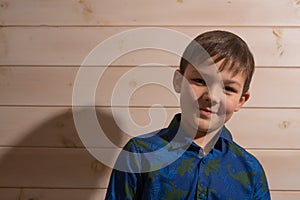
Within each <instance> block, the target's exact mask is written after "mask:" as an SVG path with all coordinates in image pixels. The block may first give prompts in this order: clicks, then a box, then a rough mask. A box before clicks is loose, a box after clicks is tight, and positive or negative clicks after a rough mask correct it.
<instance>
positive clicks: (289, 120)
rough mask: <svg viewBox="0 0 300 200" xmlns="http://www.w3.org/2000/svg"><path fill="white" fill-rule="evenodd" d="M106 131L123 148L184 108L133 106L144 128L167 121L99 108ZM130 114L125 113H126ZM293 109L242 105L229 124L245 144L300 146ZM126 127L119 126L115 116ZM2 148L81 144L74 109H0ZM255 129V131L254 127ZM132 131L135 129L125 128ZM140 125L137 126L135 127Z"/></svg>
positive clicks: (296, 112) (298, 125)
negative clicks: (114, 113) (162, 111)
mask: <svg viewBox="0 0 300 200" xmlns="http://www.w3.org/2000/svg"><path fill="white" fill-rule="evenodd" d="M96 110H97V114H98V117H99V118H98V119H99V123H100V125H101V127H102V128H103V131H104V132H105V133H106V135H108V136H109V137H110V139H111V140H112V141H113V142H115V143H116V144H119V145H120V146H123V145H124V144H125V142H126V141H127V140H128V139H129V138H130V137H132V136H136V135H140V134H143V133H146V132H148V131H151V130H157V129H160V128H162V127H166V126H167V125H168V123H169V122H170V121H171V119H172V118H173V115H174V114H175V113H178V112H180V110H179V108H167V109H166V110H165V111H166V113H167V116H166V119H164V117H163V116H162V115H161V113H159V112H158V111H159V110H158V109H154V112H152V113H151V114H152V115H150V116H149V113H148V112H149V109H148V108H131V109H130V114H131V116H130V117H131V118H132V120H133V121H134V122H135V123H137V124H138V125H140V126H142V127H145V126H146V125H147V124H148V123H150V118H153V119H154V118H155V119H158V120H160V121H164V120H165V123H164V125H162V126H160V125H157V124H155V123H154V122H153V123H152V126H151V127H150V128H149V129H144V128H140V129H138V128H132V126H133V123H132V122H131V121H129V117H128V116H127V115H126V109H125V108H117V109H115V111H116V112H117V114H116V116H113V115H112V113H111V109H110V108H99V107H98V108H97V109H96ZM124 113H125V114H124ZM299 113H300V112H299V110H294V109H242V110H240V111H239V112H238V113H236V114H234V116H233V118H232V119H231V120H230V121H229V122H228V123H227V126H228V128H229V129H230V130H231V131H232V134H233V137H234V139H235V140H236V141H237V142H238V143H239V144H241V145H242V146H244V147H246V148H252V149H253V148H263V149H267V148H269V149H270V148H276V149H277V148H282V149H300V144H299V142H298V141H299V140H300V134H299V129H300V121H299V119H300V116H299V115H300V114H299ZM117 119H119V120H118V121H119V122H120V124H121V126H120V125H118V124H116V120H117ZM0 124H1V126H0V137H1V140H0V146H12V147H82V146H83V144H82V142H81V140H80V138H79V135H78V132H77V131H76V128H75V125H74V121H73V116H72V111H71V108H70V107H0ZM253 127H255V129H253ZM128 129H131V131H126V130H128ZM134 129H135V130H134Z"/></svg>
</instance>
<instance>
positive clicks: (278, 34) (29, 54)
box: [0, 5, 300, 67]
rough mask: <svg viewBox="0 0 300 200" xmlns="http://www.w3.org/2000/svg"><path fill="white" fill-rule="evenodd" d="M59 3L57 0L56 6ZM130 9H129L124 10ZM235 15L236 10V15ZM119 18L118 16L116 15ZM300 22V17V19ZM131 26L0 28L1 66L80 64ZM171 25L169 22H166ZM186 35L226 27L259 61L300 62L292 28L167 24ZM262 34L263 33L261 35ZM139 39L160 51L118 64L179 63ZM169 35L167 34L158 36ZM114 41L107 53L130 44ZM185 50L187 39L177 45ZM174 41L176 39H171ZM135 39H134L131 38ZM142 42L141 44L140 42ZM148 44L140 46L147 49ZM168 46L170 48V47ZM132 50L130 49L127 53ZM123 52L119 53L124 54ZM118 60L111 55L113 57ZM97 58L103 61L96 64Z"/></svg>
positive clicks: (265, 63) (142, 52)
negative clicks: (101, 44) (99, 47)
mask: <svg viewBox="0 0 300 200" xmlns="http://www.w3.org/2000/svg"><path fill="white" fill-rule="evenodd" d="M55 7H56V8H57V5H56V6H55ZM126 12H127V11H126ZM233 16H234V15H233ZM118 18H120V17H119V16H118ZM299 21H300V20H299ZM132 28H133V27H86V28H81V27H1V28H0V44H1V45H0V58H1V59H0V65H80V64H82V62H83V60H84V59H85V57H86V56H88V55H89V53H90V52H91V51H92V49H94V48H95V47H96V46H97V45H98V44H100V43H101V42H103V41H104V40H105V39H108V38H110V37H113V36H114V35H115V34H117V33H120V32H122V31H126V30H131V29H132ZM165 28H167V27H165ZM169 28H171V30H175V31H179V32H180V33H183V34H186V35H187V36H188V37H191V38H194V37H195V36H197V35H198V34H199V33H202V32H205V31H208V30H215V29H223V30H229V31H232V32H234V33H236V34H238V35H239V36H241V37H242V38H243V39H245V41H246V42H247V43H248V44H249V46H250V48H251V50H252V51H253V54H254V56H255V60H256V64H257V65H258V66H280V67H282V66H294V67H295V66H299V63H300V58H299V56H298V54H297V52H299V51H300V41H299V40H298V36H299V34H300V30H299V29H297V28H289V27H282V28H281V27H274V28H272V27H251V28H249V27H240V28H237V27H216V26H215V27H212V26H209V27H169ZM258 36H259V37H258ZM135 38H136V39H137V42H136V43H137V44H138V43H139V42H138V39H141V41H144V40H145V39H147V40H150V41H153V42H150V43H151V44H153V46H152V47H153V48H156V50H149V49H148V50H146V49H145V48H144V49H143V50H138V51H134V52H132V53H130V54H126V55H124V56H123V57H122V58H120V59H118V60H115V62H114V63H113V64H114V65H140V64H147V63H162V64H166V65H172V66H174V65H175V66H177V65H179V57H178V56H175V55H173V54H171V53H167V52H164V51H158V50H157V48H158V47H157V46H158V45H155V42H154V41H157V37H155V38H152V39H151V38H150V37H145V35H144V34H141V35H140V37H138V36H136V37H135ZM160 38H161V39H163V40H168V39H169V38H171V37H169V35H164V36H161V37H160ZM113 41H115V44H116V46H114V47H111V48H110V49H107V50H106V49H105V50H103V51H104V52H111V53H116V54H117V53H118V51H119V50H120V49H122V48H123V49H126V47H128V44H127V43H126V42H127V41H128V40H127V39H126V37H124V38H122V39H118V40H116V39H114V40H113ZM174 42H176V44H177V45H178V48H179V49H182V50H184V48H185V46H186V43H182V45H180V46H182V47H180V46H179V44H180V43H179V42H178V41H174ZM170 43H172V41H170ZM130 44H132V42H131V43H130ZM142 44H143V43H142ZM143 47H144V45H141V48H143ZM130 50H131V49H130ZM167 50H169V48H167ZM128 53H129V52H128ZM102 55H103V52H102V53H101V54H100V55H98V57H99V59H97V64H99V65H101V64H103V63H105V62H104V60H103V59H101V56H102ZM120 56H121V55H120ZM113 61H114V60H112V62H113ZM98 62H99V63H98Z"/></svg>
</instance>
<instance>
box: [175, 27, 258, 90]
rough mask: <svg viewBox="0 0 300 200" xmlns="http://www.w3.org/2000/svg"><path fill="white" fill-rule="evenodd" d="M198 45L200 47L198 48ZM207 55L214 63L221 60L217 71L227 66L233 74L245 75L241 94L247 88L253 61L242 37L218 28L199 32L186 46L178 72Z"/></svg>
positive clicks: (204, 58)
mask: <svg viewBox="0 0 300 200" xmlns="http://www.w3.org/2000/svg"><path fill="white" fill-rule="evenodd" d="M195 42H197V43H195ZM196 44H197V45H196ZM199 45H200V47H202V48H199ZM209 57H211V58H212V60H213V61H214V62H215V63H218V62H219V61H221V60H222V65H221V66H220V68H219V71H222V70H224V69H225V68H227V69H228V70H230V71H232V72H233V75H237V74H238V73H240V72H242V73H243V74H244V75H245V77H246V79H245V84H244V88H243V94H244V93H245V92H247V91H248V90H249V86H250V82H251V79H252V76H253V73H254V68H255V63H254V58H253V55H252V53H251V52H250V49H249V47H248V45H247V44H246V42H245V41H244V40H243V39H241V38H240V37H239V36H237V35H235V34H233V33H230V32H227V31H219V30H217V31H209V32H205V33H203V34H200V35H199V36H197V37H196V38H195V39H194V40H193V41H192V42H191V43H190V44H189V45H188V46H187V47H186V49H185V51H184V53H183V55H182V58H181V61H180V72H181V73H182V74H184V71H185V68H186V66H187V65H188V64H192V63H193V64H195V63H197V64H201V63H203V62H204V61H205V60H207V59H208V58H209ZM190 61H192V63H191V62H190Z"/></svg>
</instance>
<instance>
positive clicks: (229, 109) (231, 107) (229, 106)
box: [225, 99, 237, 114]
mask: <svg viewBox="0 0 300 200" xmlns="http://www.w3.org/2000/svg"><path fill="white" fill-rule="evenodd" d="M236 106H237V102H235V101H231V100H230V99H229V100H226V103H225V110H226V114H232V113H233V112H234V111H235V108H236Z"/></svg>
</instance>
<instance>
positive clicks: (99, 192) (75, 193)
mask: <svg viewBox="0 0 300 200" xmlns="http://www.w3.org/2000/svg"><path fill="white" fill-rule="evenodd" d="M105 193H106V190H105V189H45V188H37V189H31V188H0V196H1V198H2V199H5V200H30V199H32V200H33V199H34V200H53V199H73V200H103V199H104V197H105Z"/></svg>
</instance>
